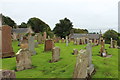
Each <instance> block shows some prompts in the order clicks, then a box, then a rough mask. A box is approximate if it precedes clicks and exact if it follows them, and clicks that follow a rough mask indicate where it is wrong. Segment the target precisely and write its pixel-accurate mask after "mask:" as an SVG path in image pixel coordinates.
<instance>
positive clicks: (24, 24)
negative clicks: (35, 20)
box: [18, 22, 28, 28]
mask: <svg viewBox="0 0 120 80" xmlns="http://www.w3.org/2000/svg"><path fill="white" fill-rule="evenodd" d="M18 27H19V28H27V27H28V26H27V24H26V23H25V22H22V23H21V24H20V25H19V26H18Z"/></svg>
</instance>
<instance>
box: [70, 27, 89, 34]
mask: <svg viewBox="0 0 120 80" xmlns="http://www.w3.org/2000/svg"><path fill="white" fill-rule="evenodd" d="M70 33H83V34H87V33H88V30H87V29H76V28H73V29H72V30H71V31H70Z"/></svg>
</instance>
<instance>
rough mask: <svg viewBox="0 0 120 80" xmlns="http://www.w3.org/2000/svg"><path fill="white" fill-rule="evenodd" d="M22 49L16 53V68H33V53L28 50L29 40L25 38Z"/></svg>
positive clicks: (18, 69)
mask: <svg viewBox="0 0 120 80" xmlns="http://www.w3.org/2000/svg"><path fill="white" fill-rule="evenodd" d="M20 47H21V49H20V50H19V51H18V52H17V53H16V67H17V68H16V70H17V71H21V70H25V69H30V68H32V62H31V55H32V53H31V52H30V51H29V50H28V40H26V39H23V41H22V42H21V45H20Z"/></svg>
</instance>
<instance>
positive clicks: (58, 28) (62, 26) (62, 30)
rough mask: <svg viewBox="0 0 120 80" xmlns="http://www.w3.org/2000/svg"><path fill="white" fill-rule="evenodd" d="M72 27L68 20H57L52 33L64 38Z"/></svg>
mask: <svg viewBox="0 0 120 80" xmlns="http://www.w3.org/2000/svg"><path fill="white" fill-rule="evenodd" d="M72 27H73V25H72V22H71V21H70V20H69V19H67V18H64V19H61V20H59V23H57V24H56V25H55V28H54V29H53V32H54V33H55V34H56V35H57V36H59V37H65V36H68V35H69V34H70V31H71V29H72Z"/></svg>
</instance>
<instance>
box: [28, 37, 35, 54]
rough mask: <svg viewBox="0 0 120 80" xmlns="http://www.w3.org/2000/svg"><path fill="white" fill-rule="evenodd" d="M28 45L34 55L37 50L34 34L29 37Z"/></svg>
mask: <svg viewBox="0 0 120 80" xmlns="http://www.w3.org/2000/svg"><path fill="white" fill-rule="evenodd" d="M28 47H29V51H30V52H31V53H32V55H35V54H36V51H35V42H34V36H30V37H29V38H28Z"/></svg>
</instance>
